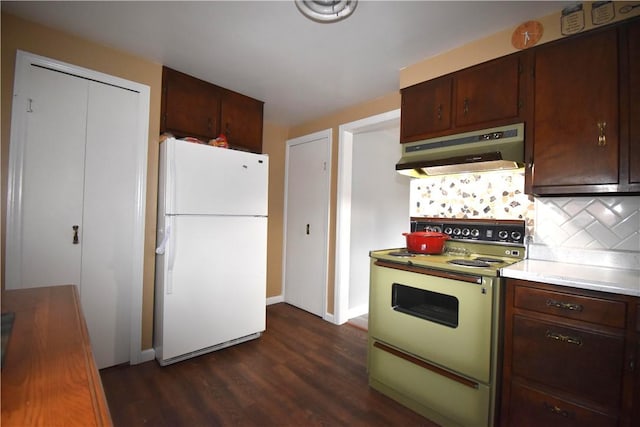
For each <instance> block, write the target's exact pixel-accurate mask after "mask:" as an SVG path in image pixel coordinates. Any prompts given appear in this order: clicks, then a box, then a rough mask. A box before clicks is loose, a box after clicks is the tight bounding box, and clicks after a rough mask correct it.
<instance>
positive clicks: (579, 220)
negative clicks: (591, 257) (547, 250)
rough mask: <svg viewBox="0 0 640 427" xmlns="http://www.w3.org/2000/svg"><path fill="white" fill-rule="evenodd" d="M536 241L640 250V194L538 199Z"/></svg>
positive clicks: (546, 243) (550, 243)
mask: <svg viewBox="0 0 640 427" xmlns="http://www.w3.org/2000/svg"><path fill="white" fill-rule="evenodd" d="M535 212H536V215H535V216H536V220H535V223H536V228H535V234H534V237H533V240H534V243H537V244H544V245H547V246H561V247H567V248H580V249H614V250H622V251H633V252H640V197H638V196H623V197H622V196H617V197H544V198H536V202H535Z"/></svg>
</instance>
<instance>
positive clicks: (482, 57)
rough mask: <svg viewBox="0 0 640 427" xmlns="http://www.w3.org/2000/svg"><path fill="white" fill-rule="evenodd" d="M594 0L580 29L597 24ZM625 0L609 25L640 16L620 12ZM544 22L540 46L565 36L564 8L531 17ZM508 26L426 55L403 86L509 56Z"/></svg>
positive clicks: (407, 71)
mask: <svg viewBox="0 0 640 427" xmlns="http://www.w3.org/2000/svg"><path fill="white" fill-rule="evenodd" d="M592 3H593V2H584V3H583V7H584V17H585V25H584V29H583V30H582V31H581V32H585V31H589V30H592V29H594V28H596V27H597V26H595V25H593V23H592V22H591V6H592ZM624 3H625V2H614V9H615V10H616V13H615V16H614V17H613V19H612V20H611V21H609V22H607V24H611V23H613V22H618V21H623V20H625V19H629V18H632V17H634V16H639V15H640V10H638V8H636V9H634V10H632V11H631V12H629V13H627V14H620V13H618V10H619V9H620V7H621V6H623V5H624ZM531 19H535V20H537V21H539V22H540V23H541V24H542V25H543V29H544V31H543V35H542V38H541V39H540V41H539V42H538V45H540V44H543V43H548V42H550V41H553V40H557V39H560V38H562V37H564V36H563V35H562V28H561V10H560V9H559V10H558V11H557V12H555V13H552V14H549V15H546V16H543V17H531ZM515 28H516V27H515V26H514V27H513V28H507V29H506V30H504V31H500V32H498V33H495V34H492V35H490V36H488V37H485V38H483V39H479V40H476V41H474V42H471V43H468V44H466V45H464V46H461V47H459V48H456V49H453V50H450V51H448V52H444V53H442V54H440V55H437V56H434V57H431V58H426V59H424V60H422V61H420V62H418V63H416V64H413V65H410V66H408V67H406V68H403V69H402V70H400V88H405V87H407V86H411V85H414V84H416V83H420V82H423V81H426V80H430V79H433V78H435V77H439V76H443V75H445V74H449V73H451V72H454V71H457V70H461V69H463V68H467V67H471V66H473V65H477V64H480V63H482V62H486V61H489V60H491V59H495V58H499V57H501V56H505V55H509V54H510V53H514V52H516V51H517V50H516V49H515V48H514V47H513V46H512V45H511V35H512V33H513V31H514V30H515Z"/></svg>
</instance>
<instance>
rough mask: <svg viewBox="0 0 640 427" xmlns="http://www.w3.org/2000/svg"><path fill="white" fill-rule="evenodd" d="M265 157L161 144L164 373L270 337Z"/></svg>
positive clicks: (158, 303)
mask: <svg viewBox="0 0 640 427" xmlns="http://www.w3.org/2000/svg"><path fill="white" fill-rule="evenodd" d="M268 160H269V159H268V157H267V156H266V155H261V154H253V153H246V152H242V151H236V150H230V149H225V148H219V147H211V146H207V145H201V144H195V143H191V142H185V141H179V140H176V139H173V138H171V139H168V140H166V141H164V142H162V143H161V144H160V165H159V183H158V230H157V242H158V247H157V249H156V279H155V280H156V282H155V324H154V350H155V354H156V359H157V360H158V362H159V363H160V364H161V365H163V366H164V365H168V364H171V363H174V362H178V361H181V360H184V359H187V358H190V357H193V356H197V355H200V354H203V353H207V352H210V351H214V350H218V349H221V348H224V347H228V346H230V345H234V344H238V343H241V342H244V341H247V340H250V339H254V338H258V337H259V336H260V334H261V333H262V332H263V331H264V330H265V324H266V321H265V316H266V269H267V187H268V169H269V161H268Z"/></svg>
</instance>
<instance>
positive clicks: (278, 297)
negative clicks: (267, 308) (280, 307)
mask: <svg viewBox="0 0 640 427" xmlns="http://www.w3.org/2000/svg"><path fill="white" fill-rule="evenodd" d="M279 302H284V295H276V296H275V297H269V298H267V305H272V304H278V303H279Z"/></svg>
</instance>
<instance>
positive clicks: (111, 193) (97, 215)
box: [80, 82, 138, 367]
mask: <svg viewBox="0 0 640 427" xmlns="http://www.w3.org/2000/svg"><path fill="white" fill-rule="evenodd" d="M137 111H138V93H136V92H132V91H130V90H126V89H121V88H118V87H114V86H110V85H106V84H102V83H96V82H91V83H90V85H89V98H88V109H87V145H86V156H85V178H84V183H85V191H84V214H83V225H84V235H83V237H82V238H83V241H82V243H83V244H82V275H81V280H80V283H81V284H82V285H81V289H80V300H81V302H82V309H83V310H84V313H85V317H86V321H87V328H88V329H89V336H90V337H91V346H92V349H93V354H94V357H95V358H96V364H97V365H98V367H105V366H113V365H117V364H120V363H124V362H127V361H128V360H129V345H130V339H129V330H130V325H131V320H130V318H131V286H132V283H133V281H134V272H133V270H132V269H131V260H132V259H133V258H134V255H135V252H134V251H135V245H134V244H133V236H134V235H135V233H134V228H135V221H136V209H135V205H136V198H135V196H136V179H135V178H136V176H135V175H136V162H137V145H136V142H135V136H136V135H137V134H138V132H137V129H138V123H137V121H136V119H137V116H136V112H137Z"/></svg>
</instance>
